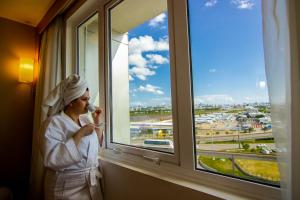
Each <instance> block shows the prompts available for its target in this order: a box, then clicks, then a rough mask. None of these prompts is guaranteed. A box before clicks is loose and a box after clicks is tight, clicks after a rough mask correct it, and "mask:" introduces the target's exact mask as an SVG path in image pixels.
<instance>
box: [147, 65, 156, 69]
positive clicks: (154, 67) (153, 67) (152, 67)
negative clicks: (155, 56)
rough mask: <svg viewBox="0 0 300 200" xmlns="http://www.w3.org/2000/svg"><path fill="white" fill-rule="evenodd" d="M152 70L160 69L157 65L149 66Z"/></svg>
mask: <svg viewBox="0 0 300 200" xmlns="http://www.w3.org/2000/svg"><path fill="white" fill-rule="evenodd" d="M148 67H149V68H150V69H157V68H158V66H155V65H149V66H148Z"/></svg>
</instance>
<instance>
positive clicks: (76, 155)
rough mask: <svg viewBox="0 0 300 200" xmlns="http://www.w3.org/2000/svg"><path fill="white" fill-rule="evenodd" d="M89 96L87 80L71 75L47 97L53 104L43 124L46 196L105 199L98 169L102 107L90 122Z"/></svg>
mask: <svg viewBox="0 0 300 200" xmlns="http://www.w3.org/2000/svg"><path fill="white" fill-rule="evenodd" d="M89 98H90V96H89V91H88V86H87V83H86V81H84V80H82V79H80V77H79V76H78V75H71V76H69V77H68V78H67V79H65V80H64V81H62V82H61V83H60V84H59V85H58V86H57V87H56V88H55V89H54V90H53V91H52V92H51V93H50V94H49V96H48V97H47V98H46V100H45V101H44V102H45V103H44V105H46V106H48V108H49V111H48V114H49V117H48V119H47V120H46V122H45V123H44V124H43V131H44V143H43V154H44V155H43V156H44V165H45V167H46V174H45V185H44V188H45V199H78V200H85V199H87V200H89V199H103V198H102V192H101V188H100V183H99V178H101V174H100V172H99V170H98V147H99V141H101V140H102V134H100V114H101V110H100V109H99V108H96V110H95V111H94V112H93V113H92V117H93V122H90V120H89V118H88V117H87V115H85V114H86V113H87V112H88V107H89ZM100 144H101V143H100Z"/></svg>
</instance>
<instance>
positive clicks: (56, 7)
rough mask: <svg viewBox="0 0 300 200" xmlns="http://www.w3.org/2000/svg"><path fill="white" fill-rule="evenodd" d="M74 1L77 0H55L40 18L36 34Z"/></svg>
mask: <svg viewBox="0 0 300 200" xmlns="http://www.w3.org/2000/svg"><path fill="white" fill-rule="evenodd" d="M74 1H77V0H56V1H55V2H54V3H53V5H52V6H51V7H50V9H49V10H48V11H47V13H46V14H45V15H44V17H43V18H42V20H41V21H40V22H39V24H38V25H37V31H38V34H41V33H42V32H43V31H44V30H45V28H46V27H47V26H48V24H50V22H51V21H52V20H53V19H54V18H55V17H56V16H57V15H58V14H61V13H62V12H63V11H64V10H65V9H66V8H68V7H69V6H70V5H71V4H72V3H73V2H74Z"/></svg>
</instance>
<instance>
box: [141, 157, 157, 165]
mask: <svg viewBox="0 0 300 200" xmlns="http://www.w3.org/2000/svg"><path fill="white" fill-rule="evenodd" d="M143 158H145V159H147V160H151V161H152V162H154V163H155V164H157V165H160V158H157V157H150V156H145V155H143Z"/></svg>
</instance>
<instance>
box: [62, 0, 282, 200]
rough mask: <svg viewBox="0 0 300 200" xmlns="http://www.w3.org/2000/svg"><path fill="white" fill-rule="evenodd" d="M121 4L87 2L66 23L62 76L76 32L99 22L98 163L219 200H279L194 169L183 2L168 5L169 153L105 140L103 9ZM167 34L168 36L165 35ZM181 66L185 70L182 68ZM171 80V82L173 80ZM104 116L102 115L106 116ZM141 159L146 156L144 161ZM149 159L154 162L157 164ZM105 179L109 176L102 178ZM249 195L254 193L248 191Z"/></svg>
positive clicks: (72, 56) (272, 193) (263, 189)
mask: <svg viewBox="0 0 300 200" xmlns="http://www.w3.org/2000/svg"><path fill="white" fill-rule="evenodd" d="M120 1H121V0H102V1H101V0H100V1H97V0H87V1H86V3H84V4H83V5H82V6H81V7H80V8H79V10H77V11H76V13H75V14H73V15H72V16H70V17H68V20H67V23H66V38H65V40H66V66H73V67H69V68H68V67H67V68H66V72H67V73H66V75H68V74H70V73H76V68H77V67H75V66H76V64H75V63H76V60H77V53H76V49H75V48H74V46H73V48H72V44H73V45H74V44H75V46H77V44H76V42H77V35H76V33H77V27H78V26H79V25H80V24H82V23H83V22H84V21H85V20H86V19H88V18H89V17H90V16H91V15H93V14H94V13H95V12H98V21H99V80H100V82H99V88H100V98H101V99H100V103H101V104H100V107H101V108H103V113H104V114H103V116H104V117H105V118H104V119H103V120H104V121H105V122H106V130H105V133H106V135H105V136H106V143H105V148H104V149H102V151H101V153H100V162H101V160H104V161H106V162H110V163H113V164H116V165H119V166H122V167H124V168H127V169H130V170H134V171H137V172H140V173H143V174H147V175H150V176H153V177H156V178H158V179H162V180H166V181H169V182H171V183H174V184H177V185H181V186H184V187H188V188H191V189H194V190H197V191H200V192H204V193H207V194H210V195H213V196H216V197H220V198H225V199H240V198H249V199H281V193H280V189H279V188H276V187H271V186H268V185H263V184H259V183H254V182H249V181H246V180H241V179H238V178H231V177H228V176H223V175H218V174H214V173H210V172H207V171H202V170H197V169H196V168H195V166H196V164H195V158H194V156H195V148H194V147H195V146H194V134H193V131H194V130H193V123H194V122H193V113H192V108H193V105H192V88H191V85H192V81H191V80H192V78H191V77H192V74H191V68H190V54H189V50H190V49H189V34H188V15H187V10H188V5H187V0H179V1H177V0H168V18H169V38H170V39H169V41H170V43H169V45H170V68H171V85H172V109H173V110H172V111H173V122H174V123H173V128H174V133H175V134H174V145H175V146H174V154H173V155H170V154H165V153H161V152H156V151H151V150H145V149H141V148H137V147H134V146H127V145H122V144H114V143H111V142H109V141H111V138H110V128H109V127H110V104H109V102H110V97H109V94H110V90H109V88H110V80H109V78H108V77H109V76H108V75H109V73H110V72H109V64H110V59H109V53H110V49H109V44H110V40H109V37H108V36H109V34H110V30H109V20H108V16H109V15H108V8H110V7H111V6H113V5H115V4H116V3H119V2H120ZM170 30H171V31H170ZM182 66H185V67H182ZM175 80H176V81H175ZM106 111H107V112H106ZM143 156H146V157H149V158H150V159H145V158H144V157H143ZM151 158H159V159H160V161H161V162H159V165H158V162H155V161H156V160H155V159H153V160H151ZM108 178H109V177H108ZM254 191H255V192H254Z"/></svg>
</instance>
